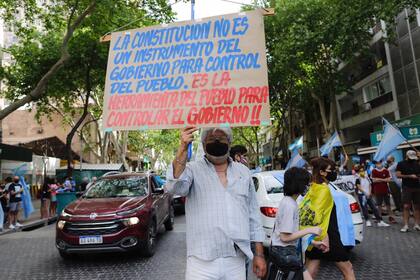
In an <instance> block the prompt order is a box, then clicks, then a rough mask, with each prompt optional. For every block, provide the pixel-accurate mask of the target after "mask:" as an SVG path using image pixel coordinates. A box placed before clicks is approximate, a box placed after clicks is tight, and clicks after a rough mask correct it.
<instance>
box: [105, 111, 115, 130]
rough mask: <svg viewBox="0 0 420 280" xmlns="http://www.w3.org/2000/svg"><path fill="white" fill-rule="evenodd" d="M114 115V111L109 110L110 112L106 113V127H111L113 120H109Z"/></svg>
mask: <svg viewBox="0 0 420 280" xmlns="http://www.w3.org/2000/svg"><path fill="white" fill-rule="evenodd" d="M114 115H115V112H114V111H111V112H110V113H109V115H108V119H107V121H106V125H107V126H108V127H112V126H114V123H113V122H111V119H112V118H113V117H114Z"/></svg>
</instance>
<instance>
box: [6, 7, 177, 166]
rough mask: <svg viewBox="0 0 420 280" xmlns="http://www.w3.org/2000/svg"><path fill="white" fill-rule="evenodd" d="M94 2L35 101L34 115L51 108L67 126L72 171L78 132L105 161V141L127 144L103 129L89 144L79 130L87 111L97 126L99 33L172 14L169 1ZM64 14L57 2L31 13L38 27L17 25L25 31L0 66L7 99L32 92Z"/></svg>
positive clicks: (103, 55)
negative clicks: (73, 145) (6, 63)
mask: <svg viewBox="0 0 420 280" xmlns="http://www.w3.org/2000/svg"><path fill="white" fill-rule="evenodd" d="M77 3H79V1H76V4H77ZM76 4H75V5H76ZM96 6H97V7H96V10H95V12H93V13H91V15H90V17H88V18H85V19H84V21H83V22H82V23H80V24H79V29H78V30H75V31H74V32H73V37H72V40H71V42H70V43H67V47H66V52H67V54H68V57H67V59H66V61H67V63H66V65H65V67H64V68H62V69H60V70H59V71H56V72H55V75H53V76H52V77H50V78H49V82H48V84H47V85H48V86H46V87H45V88H44V90H43V93H42V96H41V97H39V98H37V99H36V100H35V101H36V102H35V105H36V109H37V115H38V117H40V116H42V115H49V116H51V112H57V113H59V114H60V115H61V116H62V117H63V119H64V121H65V123H66V124H68V125H70V126H71V130H70V132H69V134H68V136H67V139H66V146H67V153H68V158H67V162H68V170H71V162H72V152H71V143H72V140H73V138H74V136H75V135H76V133H78V132H79V134H80V136H81V138H82V140H83V141H84V142H85V143H86V144H87V146H88V148H90V149H91V150H92V151H93V152H94V154H95V155H96V156H97V158H98V159H101V160H102V161H105V158H106V156H105V155H106V154H107V151H106V149H107V147H109V146H110V145H108V143H109V141H113V142H114V143H113V147H114V148H120V149H119V152H120V153H124V154H125V153H126V148H124V147H126V145H122V147H120V143H119V140H117V139H118V138H119V135H114V133H107V134H105V135H104V136H102V134H101V133H98V135H97V137H98V139H99V141H98V143H93V145H92V143H88V142H89V141H88V139H86V137H85V136H84V134H83V133H82V129H81V128H82V127H84V126H85V124H86V123H85V120H86V117H87V116H88V115H90V116H91V120H90V121H89V122H93V123H94V124H95V125H96V126H97V128H98V129H97V130H98V131H99V124H98V120H100V118H101V115H102V99H103V87H104V83H105V69H106V64H107V57H108V45H107V44H101V43H99V37H101V36H102V35H104V34H105V33H107V32H109V31H111V30H115V29H117V28H118V27H120V26H125V27H126V28H130V27H141V26H147V25H152V24H157V23H160V22H167V21H171V20H172V19H173V14H172V12H171V9H170V6H168V5H167V4H166V2H165V1H155V0H149V1H140V0H139V1H101V2H100V3H98V4H97V5H96ZM43 13H47V14H45V15H44V14H43ZM65 13H66V10H65V9H64V10H63V9H58V10H57V4H56V3H53V4H51V5H47V6H44V7H43V10H42V9H39V10H37V13H35V12H34V13H32V15H33V14H36V15H37V16H38V17H42V18H43V19H44V24H43V25H42V28H41V29H39V30H38V29H31V32H29V30H28V29H29V27H27V29H24V28H23V27H22V30H23V31H25V32H23V31H22V32H19V33H18V35H19V43H18V44H16V45H14V46H12V47H11V48H10V49H9V50H8V51H9V52H10V53H11V54H12V56H13V58H14V60H15V62H14V63H13V64H12V65H10V66H7V67H4V68H3V69H2V70H3V71H2V73H3V78H4V79H5V80H6V83H7V86H8V88H7V91H6V92H5V96H6V97H7V98H8V99H11V100H21V99H22V96H28V95H32V92H33V90H34V87H36V86H35V85H36V83H37V81H38V80H40V79H41V80H42V79H43V77H44V75H45V71H46V70H47V69H50V68H51V67H52V66H51V65H54V62H55V61H57V60H59V59H60V55H61V54H60V52H59V51H58V50H59V46H60V38H61V34H62V32H63V27H64V26H66V22H65V18H66V17H65V16H64V15H65ZM14 24H17V23H16V22H14ZM75 118H77V120H75ZM84 123H85V124H84ZM82 125H83V126H82ZM110 136H111V137H110ZM126 138H127V137H126V136H124V137H122V139H126ZM102 140H103V141H102ZM102 142H103V143H102ZM123 142H124V141H123ZM92 146H93V147H92ZM98 146H99V147H100V149H98V148H97V147H98ZM98 150H99V151H100V153H98V152H97V151H98ZM122 159H125V156H122ZM123 162H124V161H123Z"/></svg>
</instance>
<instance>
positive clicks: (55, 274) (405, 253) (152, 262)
mask: <svg viewBox="0 0 420 280" xmlns="http://www.w3.org/2000/svg"><path fill="white" fill-rule="evenodd" d="M158 242H159V243H158V248H157V253H156V255H155V256H154V257H153V258H150V259H144V258H137V257H130V256H126V255H120V254H118V255H92V256H84V257H80V258H79V259H77V260H72V261H63V260H61V258H60V257H59V255H58V253H57V251H56V249H55V247H54V225H52V226H48V227H44V228H41V229H38V230H34V231H30V232H18V233H14V234H7V235H3V236H0V252H1V253H0V263H1V264H2V265H1V266H0V279H2V280H6V279H11V280H20V279H33V280H35V279H43V280H44V279H92V280H93V279H101V280H105V279H125V280H128V279H147V280H154V279H171V280H178V279H179V280H181V279H183V278H184V271H185V254H186V249H185V217H184V216H179V217H177V218H176V227H175V230H174V231H172V232H169V233H164V234H161V235H160V238H159V241H158ZM353 258H354V262H353V263H354V267H355V270H356V275H357V279H404V280H408V279H413V280H414V279H419V275H420V266H419V265H418V264H419V260H420V233H419V232H409V233H407V234H401V233H400V232H399V227H393V228H369V229H368V231H367V232H366V235H365V242H364V243H363V244H362V245H360V246H358V247H357V248H356V249H355V250H354V253H353ZM252 279H253V280H254V279H255V278H252ZM318 279H341V277H340V274H339V273H338V272H337V270H336V268H335V267H334V266H332V265H323V266H322V268H321V274H320V275H319V277H318Z"/></svg>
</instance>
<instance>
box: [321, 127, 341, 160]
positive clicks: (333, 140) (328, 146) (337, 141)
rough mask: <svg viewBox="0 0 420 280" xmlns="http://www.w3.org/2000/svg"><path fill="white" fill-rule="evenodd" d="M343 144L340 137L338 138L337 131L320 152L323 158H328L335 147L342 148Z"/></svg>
mask: <svg viewBox="0 0 420 280" xmlns="http://www.w3.org/2000/svg"><path fill="white" fill-rule="evenodd" d="M341 146H343V144H341V140H340V136H338V133H337V131H336V132H334V134H333V135H332V136H331V137H330V139H328V141H327V143H325V144H324V145H323V146H322V147H321V148H320V149H319V151H320V152H321V156H328V154H329V153H331V151H332V149H333V148H334V147H341Z"/></svg>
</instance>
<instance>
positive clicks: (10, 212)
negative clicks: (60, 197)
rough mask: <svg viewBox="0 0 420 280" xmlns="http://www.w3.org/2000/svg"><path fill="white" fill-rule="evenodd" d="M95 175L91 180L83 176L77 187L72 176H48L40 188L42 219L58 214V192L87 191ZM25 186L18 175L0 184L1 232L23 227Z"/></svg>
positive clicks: (94, 179)
mask: <svg viewBox="0 0 420 280" xmlns="http://www.w3.org/2000/svg"><path fill="white" fill-rule="evenodd" d="M96 179H97V178H96V177H93V178H92V180H91V181H89V179H88V178H87V177H85V178H83V181H82V183H81V184H80V185H79V186H77V187H76V183H75V181H74V180H73V179H72V177H66V178H65V179H64V180H57V179H55V178H49V177H46V178H45V181H44V184H43V185H42V187H41V190H40V194H39V196H40V200H41V207H40V212H41V213H40V214H41V219H45V218H50V217H53V216H55V215H57V213H56V212H57V194H58V193H61V192H74V191H80V192H83V191H85V190H86V189H87V188H88V187H89V185H90V184H92V183H94V182H95V181H96ZM23 191H24V188H23V186H22V184H21V183H20V178H19V177H18V176H14V177H13V178H12V177H7V178H5V180H4V183H2V184H0V201H1V208H0V232H2V231H3V230H4V229H5V228H8V229H11V230H14V229H16V228H19V227H22V224H21V223H19V221H18V218H19V213H20V210H21V209H22V194H23Z"/></svg>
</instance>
